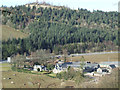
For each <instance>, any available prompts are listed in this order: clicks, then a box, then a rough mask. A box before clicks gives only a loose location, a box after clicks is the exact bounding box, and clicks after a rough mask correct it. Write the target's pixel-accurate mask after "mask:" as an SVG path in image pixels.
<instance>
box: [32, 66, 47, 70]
mask: <svg viewBox="0 0 120 90" xmlns="http://www.w3.org/2000/svg"><path fill="white" fill-rule="evenodd" d="M33 70H34V71H46V67H45V66H42V65H34V67H33Z"/></svg>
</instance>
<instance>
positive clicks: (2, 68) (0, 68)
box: [0, 63, 11, 71]
mask: <svg viewBox="0 0 120 90" xmlns="http://www.w3.org/2000/svg"><path fill="white" fill-rule="evenodd" d="M9 70H11V65H10V64H9V63H0V71H9Z"/></svg>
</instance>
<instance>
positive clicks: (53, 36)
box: [1, 3, 118, 58]
mask: <svg viewBox="0 0 120 90" xmlns="http://www.w3.org/2000/svg"><path fill="white" fill-rule="evenodd" d="M41 5H42V6H41ZM52 7H54V8H52ZM1 8H2V9H3V10H4V11H3V13H2V24H3V25H8V26H11V27H13V28H15V29H19V30H23V31H24V32H29V33H30V35H29V37H28V38H25V39H19V40H11V41H6V42H3V58H6V57H7V56H10V55H12V54H14V53H20V54H24V53H28V54H30V53H31V52H32V51H36V50H39V49H46V50H49V51H50V52H51V53H54V54H63V53H64V50H65V51H67V53H69V54H72V53H86V52H102V51H111V50H114V51H116V50H118V49H117V46H118V26H117V24H118V18H117V17H118V12H104V11H100V10H97V11H93V12H90V11H88V10H87V9H83V8H81V9H80V8H78V10H72V9H69V8H65V7H64V8H61V9H59V7H57V6H52V5H46V4H40V5H37V6H36V4H35V5H34V3H33V4H29V5H21V6H15V7H1ZM79 43H81V44H79ZM17 46H19V48H18V47H17ZM10 47H11V48H16V50H13V49H12V50H13V51H10V50H9V49H10ZM5 51H9V52H8V53H5Z"/></svg>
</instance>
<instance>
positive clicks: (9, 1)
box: [0, 0, 120, 11]
mask: <svg viewBox="0 0 120 90" xmlns="http://www.w3.org/2000/svg"><path fill="white" fill-rule="evenodd" d="M35 1H36V0H0V6H2V5H4V6H8V7H9V6H17V5H23V4H26V3H32V2H35ZM38 1H39V2H43V1H45V2H47V3H50V4H52V5H56V6H67V7H70V8H71V9H78V8H83V9H87V10H90V11H93V10H102V11H118V2H119V1H120V0H38Z"/></svg>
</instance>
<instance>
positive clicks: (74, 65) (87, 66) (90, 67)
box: [53, 62, 99, 73]
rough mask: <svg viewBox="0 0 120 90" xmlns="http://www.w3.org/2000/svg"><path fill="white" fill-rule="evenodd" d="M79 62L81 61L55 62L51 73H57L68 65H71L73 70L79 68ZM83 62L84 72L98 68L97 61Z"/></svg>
mask: <svg viewBox="0 0 120 90" xmlns="http://www.w3.org/2000/svg"><path fill="white" fill-rule="evenodd" d="M81 63H82V62H65V63H57V64H56V65H55V68H54V69H53V73H59V72H62V71H65V70H67V68H68V67H72V68H74V69H75V70H78V69H80V68H81ZM84 64H85V65H84V66H83V68H84V70H85V72H86V71H89V72H92V71H94V70H96V69H97V68H99V64H97V63H87V62H84Z"/></svg>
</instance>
